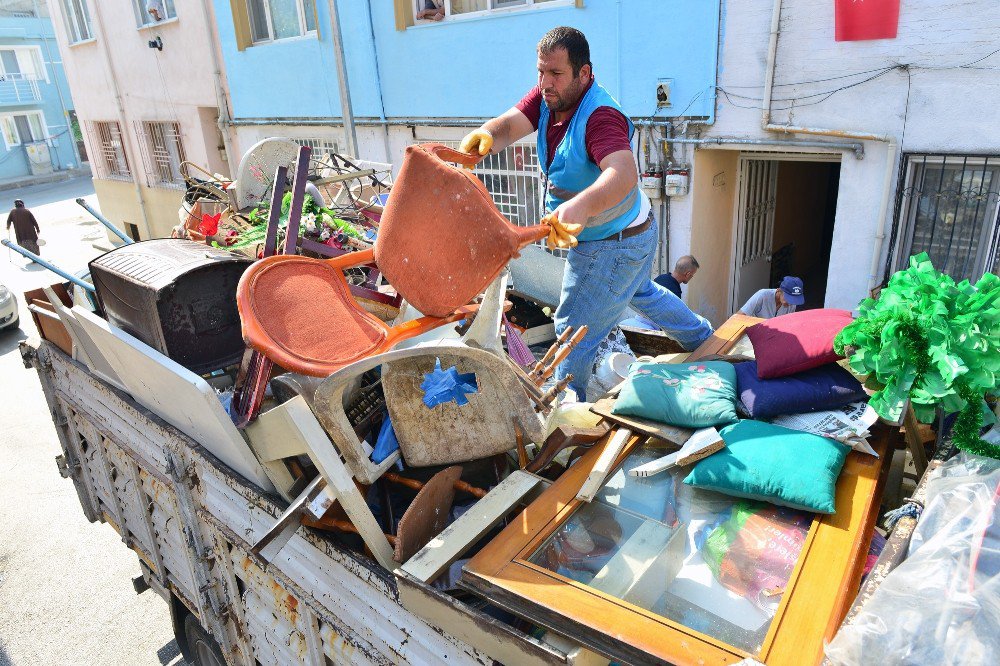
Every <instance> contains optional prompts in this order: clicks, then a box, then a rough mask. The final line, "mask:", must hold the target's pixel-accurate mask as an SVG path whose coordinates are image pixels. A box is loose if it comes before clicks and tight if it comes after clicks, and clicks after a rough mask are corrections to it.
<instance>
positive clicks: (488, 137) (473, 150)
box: [458, 127, 493, 155]
mask: <svg viewBox="0 0 1000 666" xmlns="http://www.w3.org/2000/svg"><path fill="white" fill-rule="evenodd" d="M492 147H493V135H492V134H490V133H489V132H488V131H486V130H485V129H483V128H482V127H480V128H479V129H477V130H473V131H471V132H469V133H468V134H466V135H465V138H464V139H462V145H461V146H459V148H458V149H459V150H461V151H462V152H463V153H470V154H472V155H475V154H477V153H478V154H479V155H488V154H489V152H490V148H492Z"/></svg>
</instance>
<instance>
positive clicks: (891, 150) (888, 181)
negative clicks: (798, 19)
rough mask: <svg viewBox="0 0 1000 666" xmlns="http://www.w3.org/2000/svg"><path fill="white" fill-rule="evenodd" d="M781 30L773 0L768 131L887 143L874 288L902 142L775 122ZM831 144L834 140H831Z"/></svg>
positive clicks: (764, 119) (765, 114)
mask: <svg viewBox="0 0 1000 666" xmlns="http://www.w3.org/2000/svg"><path fill="white" fill-rule="evenodd" d="M780 32H781V0H774V7H773V8H772V11H771V33H770V35H769V39H768V46H767V64H766V65H765V70H764V109H763V111H762V114H761V127H762V128H763V129H764V130H765V131H767V132H781V133H783V134H812V135H818V136H834V137H838V138H842V139H860V140H862V141H878V142H880V143H885V144H886V156H885V175H884V177H883V180H882V202H881V205H880V206H879V218H878V222H877V224H876V233H875V239H874V240H875V242H874V244H873V247H872V263H871V269H870V270H869V271H868V291H869V292H871V290H872V289H874V288H875V285H876V283H877V282H878V279H879V275H878V273H877V272H876V271H878V266H879V260H880V259H881V258H882V245H883V244H884V243H885V237H886V225H887V224H888V222H889V206H890V205H891V202H892V197H891V193H890V192H889V188H890V187H891V186H892V172H893V169H894V168H895V166H896V160H897V159H898V158H899V152H900V148H901V147H900V146H899V145H898V144H897V143H896V139H895V137H892V136H890V135H888V134H872V133H869V132H855V131H851V130H835V129H825V128H819V127H800V126H796V125H776V124H774V123H772V122H771V94H772V92H773V90H774V72H775V62H776V60H777V53H778V35H779V33H780ZM831 145H832V144H831Z"/></svg>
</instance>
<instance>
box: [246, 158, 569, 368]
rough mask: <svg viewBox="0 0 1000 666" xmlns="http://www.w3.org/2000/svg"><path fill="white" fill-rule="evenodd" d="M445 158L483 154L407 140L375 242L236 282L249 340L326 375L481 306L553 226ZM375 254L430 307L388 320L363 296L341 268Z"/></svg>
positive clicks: (276, 265) (290, 363)
mask: <svg viewBox="0 0 1000 666" xmlns="http://www.w3.org/2000/svg"><path fill="white" fill-rule="evenodd" d="M444 159H447V160H451V161H455V162H459V163H461V164H465V165H468V166H472V165H474V164H476V163H477V162H478V161H479V160H480V159H481V158H480V157H479V156H478V155H469V154H466V153H460V152H458V151H456V150H453V149H451V148H448V147H446V146H443V145H441V144H422V145H419V146H411V147H410V148H408V149H407V151H406V158H405V160H404V162H403V166H402V168H401V169H400V174H399V177H398V178H397V179H396V184H395V185H394V186H393V190H392V193H391V195H390V197H389V202H390V205H387V206H386V210H385V213H384V214H383V218H382V224H381V225H380V227H379V234H378V238H377V240H376V241H375V248H374V249H373V250H365V251H362V252H352V253H349V254H346V255H343V256H340V257H335V258H333V259H313V258H309V257H303V256H298V255H293V254H285V255H278V256H273V257H267V258H265V259H262V260H260V261H258V262H257V263H255V264H254V265H253V266H251V267H250V268H249V269H248V270H247V271H246V272H245V273H244V274H243V278H242V279H241V280H240V283H239V286H238V288H237V291H236V304H237V307H238V308H239V312H240V319H241V320H242V324H243V339H244V340H245V341H246V343H247V345H248V346H249V347H251V348H252V349H255V350H257V351H259V352H261V353H262V354H264V355H266V356H267V357H268V358H269V359H270V360H272V361H273V362H274V363H276V364H277V365H279V366H281V367H283V368H285V369H286V370H290V371H292V372H298V373H300V374H303V375H310V376H314V377H325V376H327V375H330V374H332V373H333V372H336V371H337V370H339V369H340V368H342V367H344V366H346V365H349V364H350V363H354V362H355V361H359V360H361V359H363V358H366V357H369V356H372V355H374V354H379V353H382V352H385V351H388V350H389V349H391V348H392V347H393V346H395V345H396V344H398V343H399V342H401V341H403V340H405V339H407V338H411V337H415V336H417V335H421V334H423V333H425V332H427V331H429V330H432V329H434V328H436V327H438V326H442V325H444V324H448V323H450V322H454V321H459V320H461V319H464V318H465V317H467V316H469V315H471V314H473V313H474V312H475V311H476V309H477V306H472V305H467V303H468V302H469V301H471V300H472V299H473V298H474V297H475V296H477V295H478V294H479V293H481V292H482V291H483V289H485V288H486V286H487V285H488V284H489V283H490V282H491V281H492V280H493V279H494V278H495V277H496V276H497V275H498V274H499V273H500V271H501V270H503V268H504V266H506V265H507V262H509V261H510V259H511V258H513V257H514V256H516V255H517V252H518V251H519V250H520V248H522V247H524V246H525V245H528V244H529V243H532V242H534V241H536V240H540V239H542V238H544V237H545V236H546V235H547V234H548V232H549V227H548V225H536V226H533V227H516V226H514V225H512V224H511V223H510V222H508V221H507V220H506V218H504V216H503V215H502V214H501V213H500V211H498V210H497V208H496V206H495V205H494V204H493V200H492V199H491V198H490V196H489V193H488V192H487V191H486V188H485V187H484V186H483V184H482V183H481V182H480V181H479V179H477V178H476V177H475V176H473V175H471V174H469V173H468V172H466V171H463V170H462V169H458V168H456V167H454V166H450V165H448V164H446V163H445V162H444V161H443V160H444ZM421 182H422V183H423V185H421ZM393 202H395V203H394V204H393ZM372 261H374V262H375V264H376V266H377V267H378V268H379V270H381V271H382V272H383V274H384V275H385V277H386V278H387V279H388V280H389V283H390V284H392V285H393V287H395V288H396V291H397V292H398V293H399V294H400V295H401V296H402V297H403V298H404V299H406V300H407V301H408V302H409V303H411V304H412V305H413V306H414V307H415V308H416V309H417V310H419V311H420V312H421V313H423V314H424V315H428V316H424V317H421V318H420V319H416V320H414V321H409V322H406V323H404V324H401V325H398V326H394V327H389V326H387V325H386V324H385V323H384V322H382V321H381V320H380V319H378V318H377V317H375V316H373V315H371V314H369V313H368V312H366V311H365V310H364V309H363V308H362V307H361V306H360V305H358V303H357V302H356V301H355V300H354V298H353V297H352V296H351V292H350V290H349V288H348V285H347V282H346V280H345V279H344V275H343V272H342V271H343V270H344V269H345V268H351V267H353V266H358V265H361V264H366V263H371V262H372Z"/></svg>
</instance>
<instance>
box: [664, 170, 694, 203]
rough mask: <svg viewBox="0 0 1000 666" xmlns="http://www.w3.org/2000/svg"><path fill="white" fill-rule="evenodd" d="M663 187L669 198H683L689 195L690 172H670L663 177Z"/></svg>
mask: <svg viewBox="0 0 1000 666" xmlns="http://www.w3.org/2000/svg"><path fill="white" fill-rule="evenodd" d="M663 186H664V189H665V190H666V193H667V196H668V197H683V196H686V195H687V193H688V172H687V171H673V172H668V173H667V174H666V175H665V176H664V177H663Z"/></svg>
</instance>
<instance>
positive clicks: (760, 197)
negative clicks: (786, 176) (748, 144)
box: [737, 160, 778, 266]
mask: <svg viewBox="0 0 1000 666" xmlns="http://www.w3.org/2000/svg"><path fill="white" fill-rule="evenodd" d="M740 177H741V179H742V187H741V194H742V196H741V201H740V217H741V219H740V223H739V229H740V249H739V252H738V253H737V256H738V257H739V259H740V266H746V265H747V264H751V263H753V262H755V261H758V260H760V259H763V258H764V257H766V256H767V255H769V254H771V232H772V229H773V227H774V208H775V202H776V201H777V189H778V162H777V161H775V160H747V161H746V163H745V164H744V167H743V173H742V174H741V176H740Z"/></svg>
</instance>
